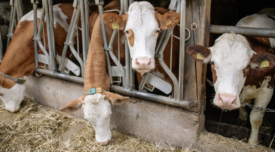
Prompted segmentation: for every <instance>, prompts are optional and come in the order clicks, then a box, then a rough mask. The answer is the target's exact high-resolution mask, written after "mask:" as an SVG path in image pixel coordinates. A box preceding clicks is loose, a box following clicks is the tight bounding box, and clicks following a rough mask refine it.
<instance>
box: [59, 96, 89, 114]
mask: <svg viewBox="0 0 275 152" xmlns="http://www.w3.org/2000/svg"><path fill="white" fill-rule="evenodd" d="M84 98H85V96H82V97H80V98H78V99H76V100H74V101H72V102H70V103H68V104H67V105H66V106H65V107H62V108H60V109H59V110H60V111H62V112H67V113H73V112H75V111H77V110H79V108H80V107H81V106H82V104H83V103H82V101H83V100H84Z"/></svg>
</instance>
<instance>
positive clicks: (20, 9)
mask: <svg viewBox="0 0 275 152" xmlns="http://www.w3.org/2000/svg"><path fill="white" fill-rule="evenodd" d="M17 15H18V16H19V18H20V19H21V18H22V17H23V9H22V0H18V14H17Z"/></svg>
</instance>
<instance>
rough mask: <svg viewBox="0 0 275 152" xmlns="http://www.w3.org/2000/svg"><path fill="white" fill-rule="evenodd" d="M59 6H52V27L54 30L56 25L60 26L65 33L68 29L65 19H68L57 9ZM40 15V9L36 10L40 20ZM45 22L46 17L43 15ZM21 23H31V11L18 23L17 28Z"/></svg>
mask: <svg viewBox="0 0 275 152" xmlns="http://www.w3.org/2000/svg"><path fill="white" fill-rule="evenodd" d="M59 5H60V4H57V5H54V6H53V15H54V27H55V28H56V23H58V24H60V25H61V26H62V27H63V28H64V29H65V31H66V32H67V31H68V29H69V24H68V22H67V20H66V19H68V16H66V15H65V14H64V13H63V12H62V10H61V8H60V7H59ZM41 15H42V9H37V18H39V19H40V18H41ZM44 19H45V21H46V15H45V18H44ZM23 21H33V11H30V12H29V13H27V14H26V15H24V16H23V17H22V18H21V20H20V22H19V26H18V27H20V23H21V22H23Z"/></svg>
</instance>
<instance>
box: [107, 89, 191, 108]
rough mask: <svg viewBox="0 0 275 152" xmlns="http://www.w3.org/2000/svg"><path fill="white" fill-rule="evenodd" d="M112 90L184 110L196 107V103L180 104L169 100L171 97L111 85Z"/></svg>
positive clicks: (184, 102)
mask: <svg viewBox="0 0 275 152" xmlns="http://www.w3.org/2000/svg"><path fill="white" fill-rule="evenodd" d="M110 90H111V91H112V92H117V93H119V94H122V95H127V96H132V97H138V98H142V99H145V100H150V101H155V102H160V103H163V104H167V105H171V106H176V107H181V108H184V109H190V108H191V107H192V106H194V105H193V103H195V102H192V101H180V102H178V101H177V100H175V99H172V98H169V97H164V96H160V95H155V94H151V93H144V92H140V91H135V90H132V91H130V90H128V89H124V88H122V87H119V86H115V85H111V87H110Z"/></svg>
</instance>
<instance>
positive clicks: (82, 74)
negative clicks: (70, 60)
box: [70, 45, 84, 78]
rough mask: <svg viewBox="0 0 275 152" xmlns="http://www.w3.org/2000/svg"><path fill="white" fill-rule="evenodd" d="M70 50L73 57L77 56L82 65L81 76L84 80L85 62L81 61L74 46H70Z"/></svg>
mask: <svg viewBox="0 0 275 152" xmlns="http://www.w3.org/2000/svg"><path fill="white" fill-rule="evenodd" d="M70 49H71V52H72V53H73V55H74V56H75V58H76V59H77V61H78V62H79V64H80V68H81V76H82V78H84V65H83V61H82V60H81V58H80V56H79V55H78V54H77V52H76V50H75V49H74V47H73V46H72V45H70Z"/></svg>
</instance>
